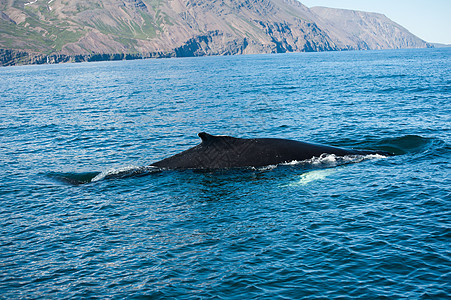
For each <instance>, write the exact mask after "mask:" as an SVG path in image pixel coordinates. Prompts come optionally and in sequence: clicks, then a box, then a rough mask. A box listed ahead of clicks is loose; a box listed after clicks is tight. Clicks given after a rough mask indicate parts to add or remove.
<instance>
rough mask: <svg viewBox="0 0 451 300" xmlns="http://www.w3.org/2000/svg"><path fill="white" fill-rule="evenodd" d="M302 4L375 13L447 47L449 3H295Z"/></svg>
mask: <svg viewBox="0 0 451 300" xmlns="http://www.w3.org/2000/svg"><path fill="white" fill-rule="evenodd" d="M299 1H300V2H301V3H302V4H304V5H306V6H308V7H312V6H326V7H334V8H347V9H355V10H363V11H369V12H378V13H382V14H384V15H386V16H387V17H388V18H390V19H391V20H393V21H395V22H396V23H398V24H400V25H402V26H403V27H405V28H407V29H408V30H409V31H410V32H411V33H413V34H415V35H416V36H418V37H420V38H422V39H423V40H425V41H427V42H433V43H444V44H451V0H299Z"/></svg>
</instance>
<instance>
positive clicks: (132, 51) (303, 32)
mask: <svg viewBox="0 0 451 300" xmlns="http://www.w3.org/2000/svg"><path fill="white" fill-rule="evenodd" d="M426 46H427V45H426V43H425V42H424V41H421V40H420V39H418V38H416V37H415V36H413V35H412V34H410V33H408V32H407V31H406V30H405V29H403V28H402V27H401V26H399V25H397V24H396V23H393V22H392V21H390V20H389V19H387V18H385V17H384V16H382V15H376V14H369V13H363V12H353V11H340V10H333V9H326V8H314V9H308V8H307V7H305V6H304V5H302V4H301V3H300V2H298V1H297V0H210V1H205V0H70V1H68V0H50V1H49V0H0V49H2V50H1V51H0V64H1V65H13V64H24V63H47V62H48V63H54V62H68V61H92V60H115V59H134V58H146V57H175V56H201V55H231V54H251V53H283V52H301V51H329V50H344V49H386V48H404V47H426Z"/></svg>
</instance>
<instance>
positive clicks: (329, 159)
mask: <svg viewBox="0 0 451 300" xmlns="http://www.w3.org/2000/svg"><path fill="white" fill-rule="evenodd" d="M381 158H387V156H384V155H381V154H368V155H345V156H337V155H335V154H322V155H321V156H319V157H312V158H310V159H306V160H303V161H296V160H295V161H291V162H288V163H283V164H282V165H285V166H295V165H303V166H312V167H321V168H324V167H336V166H341V165H346V164H352V163H358V162H361V161H364V160H367V159H381Z"/></svg>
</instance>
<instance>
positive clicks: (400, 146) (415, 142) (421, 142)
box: [376, 135, 443, 155]
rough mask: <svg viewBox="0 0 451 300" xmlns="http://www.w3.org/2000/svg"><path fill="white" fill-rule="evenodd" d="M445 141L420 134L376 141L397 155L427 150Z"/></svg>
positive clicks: (379, 146)
mask: <svg viewBox="0 0 451 300" xmlns="http://www.w3.org/2000/svg"><path fill="white" fill-rule="evenodd" d="M442 143H443V142H442V141H441V140H439V139H435V138H425V137H422V136H419V135H405V136H402V137H396V138H386V139H383V140H381V141H379V142H377V143H376V145H377V147H378V148H381V149H384V150H386V151H389V152H391V153H393V154H395V155H403V154H408V153H421V152H424V151H427V150H428V149H430V148H431V147H433V146H434V145H435V144H442Z"/></svg>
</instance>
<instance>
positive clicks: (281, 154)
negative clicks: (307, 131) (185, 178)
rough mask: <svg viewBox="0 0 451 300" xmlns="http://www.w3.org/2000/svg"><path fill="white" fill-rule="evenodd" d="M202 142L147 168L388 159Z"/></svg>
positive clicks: (271, 141) (255, 143) (221, 139)
mask: <svg viewBox="0 0 451 300" xmlns="http://www.w3.org/2000/svg"><path fill="white" fill-rule="evenodd" d="M198 136H199V137H200V138H201V139H202V142H201V143H200V144H199V145H197V146H195V147H193V148H190V149H188V150H185V151H183V152H180V153H178V154H176V155H174V156H171V157H168V158H165V159H163V160H160V161H158V162H155V163H153V164H151V165H150V166H154V167H158V168H161V169H169V170H181V169H228V168H245V167H264V166H269V165H278V164H281V163H288V162H292V161H304V160H307V159H311V158H313V157H319V156H321V155H322V154H334V155H336V156H346V155H370V154H380V155H384V156H389V155H391V154H390V153H387V152H384V151H372V150H353V149H349V150H347V149H342V148H337V147H331V146H325V145H319V144H312V143H305V142H299V141H294V140H286V139H278V138H253V139H241V138H235V137H231V136H220V135H219V136H215V135H210V134H208V133H205V132H201V133H199V134H198Z"/></svg>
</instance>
